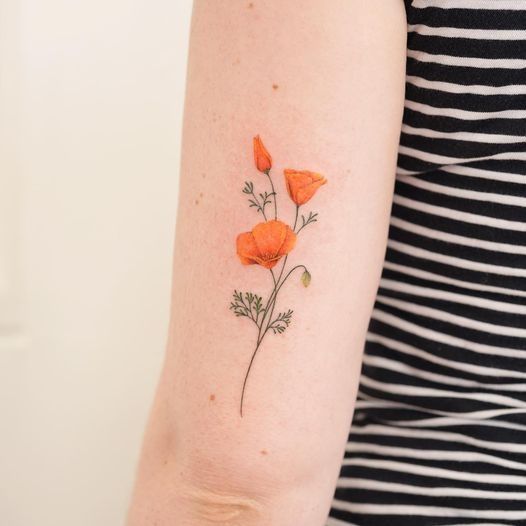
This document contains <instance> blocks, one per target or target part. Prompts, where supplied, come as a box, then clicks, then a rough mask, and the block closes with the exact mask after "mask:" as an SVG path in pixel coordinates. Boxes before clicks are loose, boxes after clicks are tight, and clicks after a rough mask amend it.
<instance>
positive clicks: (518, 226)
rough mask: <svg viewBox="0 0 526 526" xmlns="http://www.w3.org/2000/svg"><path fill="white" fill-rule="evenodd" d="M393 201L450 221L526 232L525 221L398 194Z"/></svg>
mask: <svg viewBox="0 0 526 526" xmlns="http://www.w3.org/2000/svg"><path fill="white" fill-rule="evenodd" d="M393 201H394V202H395V203H397V204H399V205H402V206H405V207H406V208H412V209H413V210H419V211H421V212H426V213H428V214H434V215H437V216H441V217H447V218H448V219H454V220H456V221H464V222H465V223H473V224H475V225H484V226H490V227H493V228H502V229H504V230H515V231H517V232H526V222H524V221H510V220H509V219H500V218H497V217H490V216H483V215H479V214H472V213H471V212H463V211H461V210H454V209H451V208H444V207H441V206H436V205H432V204H429V203H425V202H420V201H415V200H413V199H409V198H408V197H403V196H401V195H398V194H395V195H394V196H393ZM519 270H520V269H519Z"/></svg>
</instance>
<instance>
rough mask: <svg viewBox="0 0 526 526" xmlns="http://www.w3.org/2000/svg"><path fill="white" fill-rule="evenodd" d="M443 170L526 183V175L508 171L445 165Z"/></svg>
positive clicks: (469, 175)
mask: <svg viewBox="0 0 526 526" xmlns="http://www.w3.org/2000/svg"><path fill="white" fill-rule="evenodd" d="M442 171H443V172H448V173H452V174H456V175H467V176H468V177H478V178H480V179H489V180H490V181H502V182H503V183H517V184H526V175H522V174H512V173H507V172H494V171H491V170H481V169H480V168H473V167H471V166H461V165H458V166H445V167H444V168H442Z"/></svg>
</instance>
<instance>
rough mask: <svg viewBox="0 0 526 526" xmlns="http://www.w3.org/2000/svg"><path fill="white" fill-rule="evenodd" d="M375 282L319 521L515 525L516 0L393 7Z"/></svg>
mask: <svg viewBox="0 0 526 526" xmlns="http://www.w3.org/2000/svg"><path fill="white" fill-rule="evenodd" d="M405 1H406V7H407V17H408V27H407V29H408V50H407V75H406V100H405V110H404V117H403V125H402V130H401V136H400V147H399V156H398V167H397V182H396V186H395V194H394V197H393V208H392V213H391V225H390V231H389V240H388V246H387V252H386V258H385V262H384V269H383V275H382V279H381V282H380V287H379V290H378V294H377V298H376V304H375V307H374V310H373V314H372V318H371V323H370V326H369V331H368V335H367V342H366V348H365V353H364V358H363V366H362V376H361V382H360V389H359V394H358V400H357V402H356V408H355V414H354V419H353V424H352V427H351V431H350V434H349V440H348V443H347V447H346V450H345V455H344V459H343V461H342V466H341V473H340V477H339V480H338V484H337V488H336V492H335V495H334V499H333V503H332V507H331V512H330V517H329V518H328V521H327V526H331V525H332V526H343V525H353V526H402V525H403V526H424V525H426V526H429V525H433V526H510V525H514V526H515V525H521V524H526V0H412V1H411V0H405Z"/></svg>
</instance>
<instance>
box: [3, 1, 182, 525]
mask: <svg viewBox="0 0 526 526" xmlns="http://www.w3.org/2000/svg"><path fill="white" fill-rule="evenodd" d="M190 11H191V1H190V0H176V1H174V0H154V1H152V0H46V1H42V0H2V1H1V2H0V414H1V420H0V422H1V424H0V524H1V525H3V526H94V525H96V526H115V525H119V524H122V523H123V520H124V514H125V509H126V507H127V503H128V499H129V495H130V490H131V484H132V479H133V473H134V469H135V462H136V459H137V455H138V450H139V445H140V440H141V436H142V431H143V426H144V423H145V419H146V415H147V411H148V408H149V405H150V401H151V399H152V395H153V390H154V386H155V383H156V380H157V375H158V372H159V369H160V364H161V359H162V356H163V353H164V345H165V340H166V330H167V319H168V301H169V283H170V266H171V256H172V246H173V234H174V221H175V214H176V203H177V184H178V181H177V178H178V168H179V147H180V128H181V119H182V108H183V94H184V76H185V69H186V54H187V39H188V31H189V21H190Z"/></svg>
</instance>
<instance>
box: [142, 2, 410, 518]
mask: <svg viewBox="0 0 526 526" xmlns="http://www.w3.org/2000/svg"><path fill="white" fill-rule="evenodd" d="M405 39H406V28H405V16H404V7H403V2H402V0H327V1H324V2H320V1H318V0H279V1H277V0H198V1H196V2H195V8H194V17H193V27H192V37H191V46H190V49H191V51H190V61H189V70H188V90H187V100H186V111H185V123H184V141H183V142H184V144H183V162H182V172H181V184H180V199H179V209H178V219H177V233H176V250H175V258H174V284H173V302H172V319H171V324H170V335H169V344H168V350H167V357H166V362H165V366H164V370H163V375H162V379H161V382H160V385H159V390H158V393H157V399H156V403H155V406H154V410H153V413H152V418H151V423H150V429H149V433H148V435H147V438H146V444H145V453H144V455H143V461H142V467H141V470H140V474H139V482H138V490H137V494H136V497H135V504H134V508H132V516H135V517H139V516H144V517H153V516H155V517H160V518H161V520H162V518H166V517H172V518H174V517H177V515H176V514H175V513H176V512H175V511H173V510H171V509H166V508H169V506H168V505H167V504H166V499H163V498H162V497H159V494H163V492H170V491H171V489H170V488H175V487H178V488H186V489H187V490H188V493H187V496H188V499H189V500H187V501H184V499H183V501H184V502H193V504H192V505H193V506H194V507H195V509H197V508H198V501H199V497H195V495H194V493H193V492H195V491H198V492H199V491H201V492H204V493H202V494H201V495H205V497H204V500H205V501H206V500H207V498H208V497H206V495H207V493H206V492H212V493H215V494H216V497H217V495H219V497H217V498H220V497H221V496H224V495H226V496H231V495H234V496H237V497H239V498H248V499H251V498H253V497H254V498H255V500H256V501H257V502H260V503H262V505H263V507H264V508H265V507H266V508H267V510H271V509H272V510H273V511H268V513H278V515H276V516H275V517H274V519H273V520H274V522H272V524H274V525H278V524H283V525H288V524H302V525H305V526H307V525H311V524H312V525H317V524H321V522H320V520H323V519H320V518H321V517H323V515H324V514H325V513H326V512H327V506H328V502H329V499H330V496H331V492H332V489H333V485H334V481H335V477H336V476H337V471H338V466H339V462H340V458H341V455H342V452H343V445H344V442H345V438H346V436H347V430H348V426H349V423H350V418H351V412H352V404H353V401H354V396H355V392H356V386H357V380H358V376H359V370H360V357H361V351H362V347H363V343H364V338H365V332H366V328H367V324H368V320H369V316H370V312H371V308H372V305H373V302H374V296H375V292H376V288H377V285H378V279H379V276H380V271H381V265H382V261H383V256H384V251H385V240H386V234H387V227H388V219H389V211H390V205H391V196H392V189H393V181H394V173H395V164H396V153H397V146H398V139H399V133H400V123H401V116H402V108H403V91H404V69H405V68H404V66H405V44H406V40H405ZM257 134H259V135H260V136H261V138H262V139H263V141H264V143H265V146H266V147H267V149H268V150H269V152H270V154H271V156H272V170H271V177H272V181H273V184H274V186H275V191H276V194H277V196H276V198H277V199H276V204H277V208H278V210H277V215H278V219H279V220H280V221H282V222H283V223H285V224H287V225H288V226H289V227H290V228H291V229H292V226H293V223H294V218H295V211H296V206H295V203H294V202H293V200H292V199H291V198H290V196H289V195H288V193H287V191H286V186H285V180H284V175H283V170H284V169H285V168H294V169H304V170H310V171H313V172H317V173H320V174H323V176H324V177H326V178H327V181H328V182H327V184H326V185H324V186H322V187H320V188H319V189H318V190H317V192H316V194H315V195H314V196H313V197H312V199H310V200H309V201H308V202H307V203H305V204H304V205H302V206H301V208H300V215H301V214H304V215H305V216H307V215H308V213H309V212H310V211H312V212H317V213H318V214H319V215H318V216H317V219H318V221H317V222H315V223H312V224H310V225H308V226H307V227H306V228H305V229H303V230H302V231H301V233H299V234H298V235H297V237H296V243H295V245H294V248H293V249H291V251H290V254H289V258H288V261H287V268H286V269H285V273H284V275H285V274H286V272H287V269H291V268H292V267H294V266H296V265H300V264H301V265H305V266H306V267H307V268H308V271H309V273H310V275H311V276H312V280H311V283H310V286H309V287H308V288H305V287H304V286H303V285H302V283H301V281H300V276H301V274H302V271H303V269H299V272H298V273H297V274H292V275H291V277H290V279H289V280H287V281H286V283H284V285H283V287H282V288H281V289H280V291H279V295H278V296H277V299H276V304H275V310H274V315H277V314H278V313H279V312H286V311H287V310H288V309H291V310H293V314H292V318H291V320H292V321H291V323H290V325H289V326H288V327H287V328H286V330H285V331H284V332H283V333H281V334H280V333H278V334H273V331H272V330H269V331H268V333H267V334H266V335H265V337H264V339H263V341H262V342H261V345H260V348H259V351H258V353H257V356H256V358H255V360H254V362H253V364H252V369H251V372H250V376H249V379H248V382H247V384H246V392H245V395H244V396H245V398H244V409H243V416H242V417H241V416H240V397H241V391H242V386H243V383H244V379H245V377H246V371H247V367H248V365H249V361H250V360H251V356H252V355H253V351H254V349H255V345H256V340H257V335H258V333H259V329H258V325H257V323H256V322H254V320H252V319H250V317H248V316H237V317H236V316H234V312H233V311H232V309H229V305H230V303H231V299H232V294H233V292H234V290H237V291H243V292H252V293H255V294H257V295H260V296H261V297H262V303H263V305H265V304H266V301H267V300H268V299H269V295H270V294H271V291H272V290H273V279H274V278H276V277H277V274H279V270H280V265H281V263H282V262H283V259H284V258H281V259H280V262H279V264H277V265H276V266H275V267H274V269H275V270H276V275H275V276H274V278H273V277H272V275H271V273H270V270H269V269H268V268H265V267H264V266H261V265H258V264H254V265H243V264H242V261H241V260H240V258H239V257H238V255H237V254H236V238H237V236H238V235H239V234H240V233H243V232H250V231H251V229H252V228H253V227H254V226H255V225H256V224H257V223H258V222H261V221H264V218H263V217H262V215H261V213H258V211H257V209H256V207H249V206H248V205H249V203H248V202H247V198H250V197H251V196H250V195H247V194H244V193H242V191H241V189H242V188H243V186H244V185H245V181H251V182H252V183H253V184H254V190H255V193H256V195H257V194H258V193H259V192H265V191H267V192H270V191H271V188H270V186H269V184H270V181H269V180H268V178H267V176H266V175H265V174H264V173H262V172H260V171H258V170H257V169H256V167H255V165H254V159H253V157H252V138H253V136H255V135H257ZM266 211H267V212H268V216H269V217H268V218H267V219H273V216H274V209H273V203H270V204H269V205H267V207H266ZM300 221H301V219H300ZM298 224H299V223H298ZM296 230H297V229H296ZM269 232H270V230H269ZM274 234H275V235H280V234H279V233H278V234H276V233H272V235H274ZM269 235H271V234H269ZM271 241H272V240H271ZM274 317H275V316H274ZM285 325H286V324H285ZM165 461H166V462H168V465H169V466H171V468H166V466H165ZM170 469H171V471H170ZM163 470H164V471H163ZM167 470H168V471H167ZM168 473H171V475H170V476H168ZM163 477H168V478H163ZM152 488H153V489H152ZM155 488H157V489H155ZM284 488H287V491H284ZM182 493H183V494H184V493H185V490H183V491H182ZM313 493H315V494H316V497H315V499H316V500H317V502H318V503H319V504H317V505H316V506H315V507H312V506H310V504H311V502H310V501H309V499H310V497H312V496H313ZM154 495H157V496H154ZM192 495H194V496H192ZM309 495H310V497H309ZM194 497H195V498H194ZM259 497H261V501H259V500H258V499H259ZM159 499H160V500H161V501H162V503H160V502H158V501H159ZM212 500H213V499H212ZM310 500H312V499H310ZM152 501H155V505H153V504H152ZM269 502H280V503H281V506H279V507H280V508H281V511H279V512H277V511H275V510H274V508H272V505H270V507H269V506H267V503H269ZM307 504H309V505H308V506H307ZM183 507H184V506H183ZM248 508H250V506H248ZM248 508H247V509H248ZM133 510H135V511H133ZM146 510H149V511H146ZM152 510H153V511H152ZM253 511H254V510H253ZM148 513H149V514H150V515H148ZM247 513H248V512H247ZM254 513H255V514H256V515H258V514H260V513H264V512H261V510H260V511H257V510H256V511H254ZM141 514H142V515H141ZM292 516H294V517H296V519H297V518H298V517H301V519H297V520H296V521H292V522H287V519H286V517H292ZM247 517H248V515H247ZM203 520H204V519H203ZM183 521H184V519H183ZM203 523H204V522H203ZM133 524H142V523H141V522H134V523H133ZM160 524H164V523H163V522H160ZM178 524H179V523H178ZM180 524H186V522H181V523H180ZM188 524H190V522H189V523H188ZM243 524H248V520H247V521H246V522H244V523H243ZM254 524H267V522H261V523H260V522H254Z"/></svg>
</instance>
